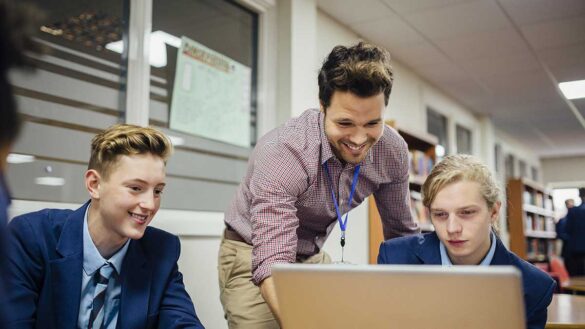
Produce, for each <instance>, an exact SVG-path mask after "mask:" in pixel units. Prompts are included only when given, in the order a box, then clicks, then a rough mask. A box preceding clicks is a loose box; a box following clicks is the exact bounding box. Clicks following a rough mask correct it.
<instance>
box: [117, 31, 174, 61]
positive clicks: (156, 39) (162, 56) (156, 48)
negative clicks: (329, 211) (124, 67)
mask: <svg viewBox="0 0 585 329" xmlns="http://www.w3.org/2000/svg"><path fill="white" fill-rule="evenodd" d="M165 44H167V45H169V46H173V47H175V48H179V47H181V38H178V37H176V36H174V35H172V34H168V33H167V32H164V31H155V32H152V33H151V34H150V55H149V56H150V65H152V66H154V67H165V66H167V48H166V47H165ZM106 49H109V50H111V51H115V52H117V53H120V54H121V53H122V50H124V44H123V42H122V40H118V41H115V42H110V43H108V44H106Z"/></svg>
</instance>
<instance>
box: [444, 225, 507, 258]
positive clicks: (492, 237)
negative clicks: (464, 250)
mask: <svg viewBox="0 0 585 329" xmlns="http://www.w3.org/2000/svg"><path fill="white" fill-rule="evenodd" d="M439 251H440V252H441V265H443V266H453V263H452V262H451V259H449V255H448V254H447V248H445V245H444V244H443V242H442V241H441V240H439ZM495 253H496V235H495V234H494V232H493V231H490V250H489V251H488V253H487V255H486V256H485V257H484V258H483V260H482V261H481V263H479V266H489V265H490V264H491V262H492V260H493V259H494V254H495Z"/></svg>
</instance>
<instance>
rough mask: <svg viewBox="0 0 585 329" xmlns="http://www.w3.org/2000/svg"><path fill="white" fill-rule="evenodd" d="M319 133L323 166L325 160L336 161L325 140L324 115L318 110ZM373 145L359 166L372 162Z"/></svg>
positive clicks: (326, 139) (327, 141) (327, 140)
mask: <svg viewBox="0 0 585 329" xmlns="http://www.w3.org/2000/svg"><path fill="white" fill-rule="evenodd" d="M319 132H320V135H321V165H323V164H324V163H326V162H327V160H329V159H331V158H334V159H336V156H335V153H333V150H332V149H331V144H330V143H329V139H328V138H327V135H326V134H325V113H324V112H323V111H321V110H319ZM378 142H379V141H378ZM375 145H376V144H374V145H373V146H372V147H371V148H370V149H369V150H368V154H366V157H365V158H364V160H363V161H362V162H360V163H359V165H361V166H363V165H364V164H368V163H371V162H372V161H374V154H373V153H374V146H375ZM338 161H340V160H339V159H338ZM340 162H341V161H340Z"/></svg>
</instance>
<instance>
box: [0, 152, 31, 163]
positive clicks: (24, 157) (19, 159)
mask: <svg viewBox="0 0 585 329" xmlns="http://www.w3.org/2000/svg"><path fill="white" fill-rule="evenodd" d="M6 161H7V162H8V163H12V164H20V163H31V162H34V161H35V156H34V155H28V154H20V153H10V154H8V156H7V157H6Z"/></svg>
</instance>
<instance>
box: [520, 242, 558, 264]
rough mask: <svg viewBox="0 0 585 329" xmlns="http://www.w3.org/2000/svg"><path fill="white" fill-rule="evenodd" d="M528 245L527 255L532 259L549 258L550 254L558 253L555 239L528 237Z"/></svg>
mask: <svg viewBox="0 0 585 329" xmlns="http://www.w3.org/2000/svg"><path fill="white" fill-rule="evenodd" d="M526 245H527V251H526V256H527V258H528V259H530V260H542V259H547V258H548V257H549V256H551V255H555V254H556V242H555V240H545V239H532V238H527V240H526Z"/></svg>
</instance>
